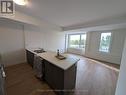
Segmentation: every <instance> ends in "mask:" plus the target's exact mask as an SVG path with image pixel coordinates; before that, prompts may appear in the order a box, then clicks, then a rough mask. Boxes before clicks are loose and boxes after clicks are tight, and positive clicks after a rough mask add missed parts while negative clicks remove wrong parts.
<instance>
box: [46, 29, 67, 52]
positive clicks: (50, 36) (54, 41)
mask: <svg viewBox="0 0 126 95" xmlns="http://www.w3.org/2000/svg"><path fill="white" fill-rule="evenodd" d="M45 46H46V50H49V51H57V49H60V51H61V52H64V51H65V33H63V32H60V31H59V32H56V31H53V32H52V31H51V32H46V34H45Z"/></svg>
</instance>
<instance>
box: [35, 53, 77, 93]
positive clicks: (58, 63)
mask: <svg viewBox="0 0 126 95" xmlns="http://www.w3.org/2000/svg"><path fill="white" fill-rule="evenodd" d="M36 55H37V56H39V57H41V58H42V59H43V61H42V62H43V63H42V72H43V79H44V80H45V81H46V82H47V83H48V84H49V86H50V87H51V88H53V90H54V91H55V92H56V93H57V94H58V95H68V92H69V91H70V90H74V88H75V84H76V69H77V62H78V61H79V59H77V58H74V57H72V56H71V55H70V54H62V55H63V56H65V57H66V59H63V60H59V59H57V58H56V57H55V56H56V55H57V54H56V52H44V53H38V54H36Z"/></svg>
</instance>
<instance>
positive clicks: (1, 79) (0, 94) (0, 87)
mask: <svg viewBox="0 0 126 95" xmlns="http://www.w3.org/2000/svg"><path fill="white" fill-rule="evenodd" d="M1 63H2V62H0V95H5V77H6V75H5V71H4V65H3V64H1Z"/></svg>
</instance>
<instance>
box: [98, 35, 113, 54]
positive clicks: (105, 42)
mask: <svg viewBox="0 0 126 95" xmlns="http://www.w3.org/2000/svg"><path fill="white" fill-rule="evenodd" d="M110 42H111V33H102V34H101V41H100V47H99V51H102V52H109V48H110Z"/></svg>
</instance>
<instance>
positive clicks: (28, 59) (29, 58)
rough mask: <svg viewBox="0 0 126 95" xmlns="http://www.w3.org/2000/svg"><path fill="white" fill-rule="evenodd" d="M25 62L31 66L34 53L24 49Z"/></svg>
mask: <svg viewBox="0 0 126 95" xmlns="http://www.w3.org/2000/svg"><path fill="white" fill-rule="evenodd" d="M26 56H27V62H28V63H29V64H30V65H31V66H32V67H33V63H34V54H33V53H32V52H30V51H28V50H26Z"/></svg>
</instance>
